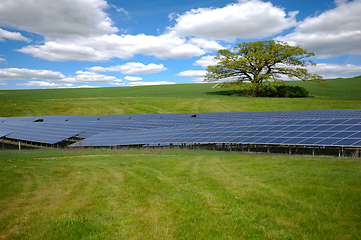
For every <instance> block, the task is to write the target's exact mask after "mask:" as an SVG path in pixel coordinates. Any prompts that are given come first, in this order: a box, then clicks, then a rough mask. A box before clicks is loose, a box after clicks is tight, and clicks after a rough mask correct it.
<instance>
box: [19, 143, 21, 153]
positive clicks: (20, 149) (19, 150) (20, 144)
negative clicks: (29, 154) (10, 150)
mask: <svg viewBox="0 0 361 240" xmlns="http://www.w3.org/2000/svg"><path fill="white" fill-rule="evenodd" d="M20 150H21V143H20V141H19V152H20Z"/></svg>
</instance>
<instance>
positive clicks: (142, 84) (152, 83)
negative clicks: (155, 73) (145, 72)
mask: <svg viewBox="0 0 361 240" xmlns="http://www.w3.org/2000/svg"><path fill="white" fill-rule="evenodd" d="M170 84H175V83H174V82H167V81H157V82H129V83H128V84H127V86H153V85H170Z"/></svg>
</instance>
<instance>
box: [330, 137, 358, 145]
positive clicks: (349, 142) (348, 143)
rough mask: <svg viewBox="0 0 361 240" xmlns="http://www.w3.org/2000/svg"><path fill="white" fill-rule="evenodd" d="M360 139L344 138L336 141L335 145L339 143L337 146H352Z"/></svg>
mask: <svg viewBox="0 0 361 240" xmlns="http://www.w3.org/2000/svg"><path fill="white" fill-rule="evenodd" d="M358 141H359V139H353V138H349V139H342V140H341V141H338V142H336V143H334V144H333V145H337V146H351V145H352V144H354V143H356V142H358Z"/></svg>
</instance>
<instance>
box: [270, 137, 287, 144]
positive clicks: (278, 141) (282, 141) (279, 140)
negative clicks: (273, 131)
mask: <svg viewBox="0 0 361 240" xmlns="http://www.w3.org/2000/svg"><path fill="white" fill-rule="evenodd" d="M290 139H291V138H275V139H273V140H270V141H269V143H270V144H283V143H284V142H286V141H288V140H290Z"/></svg>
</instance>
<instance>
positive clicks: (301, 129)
mask: <svg viewBox="0 0 361 240" xmlns="http://www.w3.org/2000/svg"><path fill="white" fill-rule="evenodd" d="M315 127H316V126H314V125H310V126H303V127H300V128H298V129H297V131H309V130H311V129H313V128H315Z"/></svg>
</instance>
